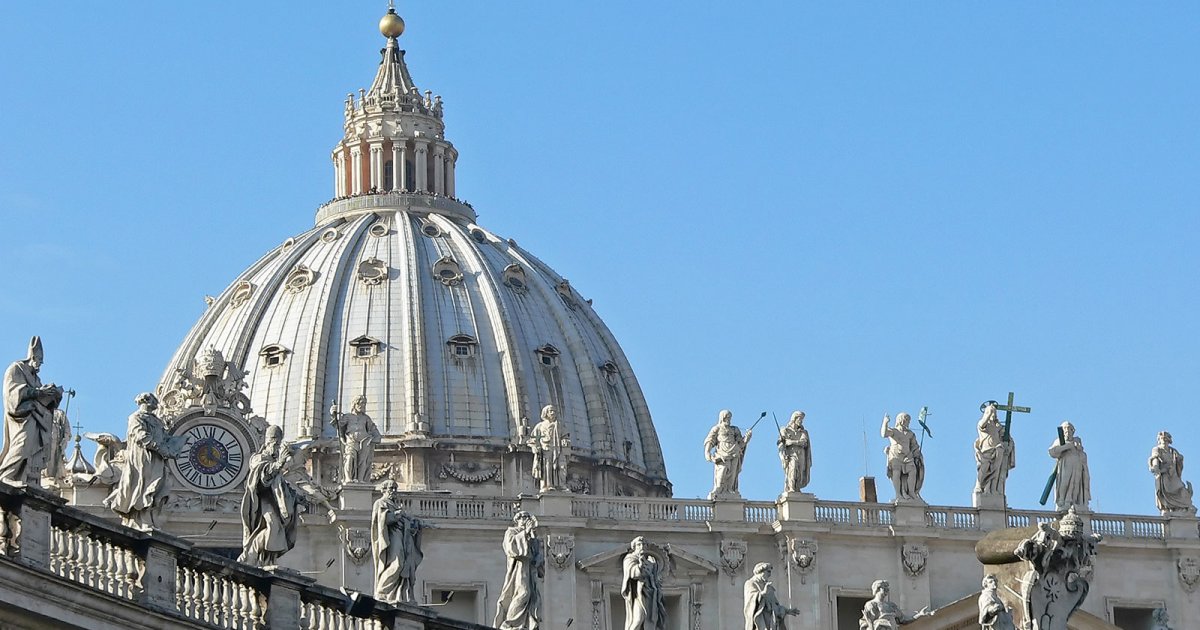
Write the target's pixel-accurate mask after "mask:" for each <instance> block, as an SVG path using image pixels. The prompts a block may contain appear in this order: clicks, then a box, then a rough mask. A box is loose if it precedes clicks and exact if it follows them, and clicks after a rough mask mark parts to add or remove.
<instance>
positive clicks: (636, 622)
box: [621, 536, 667, 630]
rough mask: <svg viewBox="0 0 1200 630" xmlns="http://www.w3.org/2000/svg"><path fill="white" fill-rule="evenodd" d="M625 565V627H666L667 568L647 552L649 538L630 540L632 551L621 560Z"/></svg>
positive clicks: (629, 629) (654, 629)
mask: <svg viewBox="0 0 1200 630" xmlns="http://www.w3.org/2000/svg"><path fill="white" fill-rule="evenodd" d="M621 568H622V571H621V597H622V598H624V599H625V630H666V627H667V609H666V605H665V604H664V602H663V592H662V571H663V567H661V566H659V562H658V560H656V559H655V558H654V556H653V555H651V554H650V553H649V552H648V551H646V539H645V538H643V537H641V536H638V537H637V538H634V539H633V540H632V541H630V542H629V553H627V554H625V558H624V559H622V560H621Z"/></svg>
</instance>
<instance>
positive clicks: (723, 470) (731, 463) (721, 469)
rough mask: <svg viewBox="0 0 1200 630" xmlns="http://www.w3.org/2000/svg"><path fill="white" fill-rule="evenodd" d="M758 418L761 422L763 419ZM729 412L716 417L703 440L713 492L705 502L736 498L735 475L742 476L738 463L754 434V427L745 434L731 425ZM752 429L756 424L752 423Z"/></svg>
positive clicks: (736, 479)
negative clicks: (709, 464) (711, 467)
mask: <svg viewBox="0 0 1200 630" xmlns="http://www.w3.org/2000/svg"><path fill="white" fill-rule="evenodd" d="M766 415H767V414H766V412H765V411H764V412H763V415H761V416H759V418H758V420H759V421H761V420H762V419H763V418H764V417H765V416H766ZM732 421H733V412H731V411H729V410H728V409H724V410H722V411H721V413H720V414H718V416H717V424H716V425H715V426H713V428H712V429H710V430H709V432H708V437H706V438H704V459H705V460H707V461H710V462H712V463H713V489H712V492H709V493H708V498H709V499H710V500H711V499H719V498H723V497H740V496H741V492H739V491H738V475H740V474H741V472H742V462H743V460H744V459H745V457H746V447H747V446H749V444H750V438H751V436H752V435H753V434H754V426H751V427H750V429H749V430H747V431H746V435H745V437H743V436H742V430H741V429H739V428H737V427H736V426H734V425H733V422H732ZM754 424H755V425H757V424H758V422H757V421H756V422H755V423H754Z"/></svg>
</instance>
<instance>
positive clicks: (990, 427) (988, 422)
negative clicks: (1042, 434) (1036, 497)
mask: <svg viewBox="0 0 1200 630" xmlns="http://www.w3.org/2000/svg"><path fill="white" fill-rule="evenodd" d="M976 428H977V429H978V431H979V437H978V438H976V439H975V470H976V477H975V493H976V494H981V495H988V494H991V495H1001V496H1003V495H1004V489H1005V485H1006V484H1007V481H1008V471H1009V470H1012V469H1013V468H1016V466H1017V448H1016V443H1015V442H1013V441H1012V436H1009V439H1008V441H1007V442H1006V441H1005V440H1004V427H1003V426H1002V425H1001V424H1000V420H999V419H998V418H997V417H996V405H995V404H993V403H988V404H987V406H985V407H984V409H983V417H982V418H980V419H979V423H978V424H977V425H976Z"/></svg>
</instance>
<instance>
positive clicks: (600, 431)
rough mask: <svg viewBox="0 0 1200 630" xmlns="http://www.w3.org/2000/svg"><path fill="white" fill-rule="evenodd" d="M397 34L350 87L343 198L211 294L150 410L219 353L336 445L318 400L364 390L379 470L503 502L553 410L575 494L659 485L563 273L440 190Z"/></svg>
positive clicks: (434, 116)
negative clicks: (532, 433)
mask: <svg viewBox="0 0 1200 630" xmlns="http://www.w3.org/2000/svg"><path fill="white" fill-rule="evenodd" d="M394 41H395V40H394V39H393V40H390V41H389V47H388V49H386V50H385V51H384V53H383V55H384V60H383V63H381V66H380V69H379V72H378V75H377V76H376V82H375V84H374V85H373V86H372V88H371V90H370V91H368V92H364V93H361V94H362V96H360V98H359V99H358V100H357V101H356V100H355V99H354V98H353V97H351V98H349V99H347V103H346V137H345V138H344V139H343V140H342V141H341V142H339V143H338V145H337V147H335V149H334V152H333V158H334V168H335V186H334V188H335V194H337V195H338V196H337V197H335V199H334V200H333V201H331V202H329V203H327V204H325V205H323V206H321V208H319V210H318V212H317V222H316V227H314V228H313V229H311V230H308V231H307V232H304V233H303V234H300V235H297V236H294V237H292V238H288V239H286V240H285V241H284V242H283V243H282V244H281V245H279V246H278V247H276V248H275V249H273V250H271V251H270V252H268V253H267V254H266V255H265V256H263V257H262V258H261V259H260V260H258V262H256V263H254V264H253V265H252V266H251V267H250V268H249V269H247V270H246V271H245V272H243V273H242V274H241V275H240V276H238V277H237V279H235V280H234V281H233V283H232V284H230V285H229V287H228V288H227V289H226V290H225V291H224V292H223V293H221V295H220V296H219V297H217V298H216V299H213V300H210V304H209V307H208V310H207V312H206V313H205V314H204V315H203V316H202V317H201V319H200V321H199V322H198V323H197V324H196V325H195V326H194V327H193V328H192V330H191V332H190V333H189V334H188V336H187V338H186V339H185V340H184V342H183V344H182V345H181V346H180V347H179V350H178V351H177V352H176V354H175V356H174V358H173V359H172V361H171V363H170V365H169V366H168V367H167V370H166V371H165V373H164V376H163V379H162V382H161V384H160V386H159V390H158V391H159V392H160V394H161V395H162V397H163V398H164V403H165V404H164V407H167V408H168V410H169V407H170V402H171V401H172V400H173V398H172V396H171V395H170V393H171V390H172V387H174V386H175V384H176V383H177V382H178V379H179V376H180V374H182V373H185V372H187V371H189V370H192V368H193V366H194V365H196V362H197V359H199V358H201V357H202V355H203V354H204V353H205V352H211V350H216V351H217V352H219V353H220V355H221V356H223V357H224V358H225V359H226V360H228V362H229V363H230V364H231V365H233V366H237V368H238V370H239V371H241V372H244V373H245V375H244V379H243V380H244V383H245V386H246V387H245V391H244V393H245V396H246V397H247V398H248V407H249V409H251V410H252V412H253V414H255V415H257V416H260V417H261V418H263V419H265V420H266V422H267V423H268V424H271V425H276V426H280V427H282V428H283V430H284V435H285V437H286V438H287V439H292V440H306V439H312V440H316V441H318V442H319V443H333V444H336V439H335V438H334V430H333V428H332V427H331V425H330V419H331V413H330V409H331V407H332V406H333V405H335V404H337V405H339V406H340V407H341V408H342V409H348V408H349V407H350V405H351V402H352V401H353V400H354V399H356V398H358V397H359V396H365V398H366V414H367V415H368V416H370V417H371V419H372V420H373V421H374V423H375V425H376V426H377V427H378V429H379V431H380V433H381V434H382V435H383V440H382V442H381V443H380V444H379V445H378V446H377V447H376V457H375V461H376V464H375V468H376V472H377V473H378V474H375V473H373V474H372V477H373V479H377V478H379V477H381V476H391V477H393V478H396V479H397V480H398V481H399V482H400V483H401V486H402V487H408V488H410V489H436V488H446V489H450V490H452V491H453V490H458V491H463V492H467V491H469V492H474V493H487V492H488V490H489V488H494V489H495V490H496V491H497V492H499V491H500V490H503V489H504V487H505V486H507V487H508V490H509V494H510V495H511V493H512V490H514V489H516V490H520V488H518V487H516V486H520V485H522V484H523V483H527V481H528V480H526V479H525V477H527V476H528V470H529V468H530V466H531V464H529V463H527V462H526V460H527V458H531V457H532V455H531V454H530V453H528V449H524V448H523V447H524V443H525V439H526V438H525V436H526V435H527V432H528V430H529V428H530V427H531V426H532V425H533V424H536V423H537V421H538V420H539V417H538V416H539V412H540V410H541V408H542V407H543V406H544V405H547V404H553V405H555V406H556V407H557V409H558V415H559V418H560V422H562V423H564V424H565V428H566V430H567V431H569V434H570V439H571V442H572V459H573V463H572V465H571V467H570V468H569V475H568V479H569V481H570V483H569V484H568V485H569V486H571V489H572V490H573V491H576V492H581V491H582V492H594V493H602V492H603V493H607V494H632V495H653V496H661V495H669V494H670V483H669V482H668V481H667V477H666V469H665V466H664V463H663V457H662V451H661V447H660V445H659V441H658V437H657V435H656V433H655V429H654V426H653V423H652V421H651V418H650V412H649V409H648V408H647V405H646V401H645V399H644V397H643V395H642V391H641V388H640V386H639V385H638V381H637V378H636V377H635V375H634V373H633V370H632V368H631V367H630V365H629V362H628V360H627V359H626V357H625V354H624V352H622V350H621V347H620V346H619V345H618V343H617V341H616V339H615V338H614V337H613V335H612V333H611V332H610V331H609V330H608V328H607V327H606V326H605V325H604V323H603V322H602V321H601V320H600V318H599V316H597V314H596V312H595V311H594V310H593V309H592V307H591V305H590V302H589V301H588V300H585V299H584V298H582V297H581V296H580V295H579V293H578V292H577V291H576V290H575V289H574V288H573V287H572V286H571V285H570V283H568V282H567V280H566V279H564V278H563V277H562V276H561V275H559V274H558V273H556V272H555V271H554V270H553V269H551V268H550V267H549V266H547V265H546V264H545V263H543V262H541V261H540V260H538V259H537V258H536V257H534V256H533V255H531V254H530V253H529V252H527V251H525V250H523V249H521V248H520V247H518V246H517V244H516V242H515V241H513V240H509V239H505V238H501V237H499V236H497V235H495V234H493V233H491V232H490V231H488V230H486V229H484V228H483V227H481V226H479V225H477V224H476V223H475V219H476V215H475V212H474V211H473V210H472V209H471V207H470V206H469V205H467V204H465V203H463V202H460V201H458V200H457V199H455V198H454V197H453V182H454V180H453V173H454V171H453V164H454V160H455V159H456V158H457V152H456V151H455V150H454V148H453V147H452V146H451V145H450V144H449V143H448V142H446V141H445V139H444V135H443V127H442V124H441V107H442V103H441V99H440V98H437V99H436V100H434V99H432V98H431V97H430V95H429V93H428V92H426V94H425V96H424V97H423V98H422V97H421V96H420V94H419V92H418V91H417V90H416V88H415V87H413V86H412V85H411V78H410V77H409V74H408V70H407V68H406V67H405V66H404V59H403V53H402V51H398V50H396V49H395V48H394ZM234 380H236V379H234ZM514 446H515V447H516V448H514ZM332 450H334V451H336V449H332ZM389 467H390V468H389ZM331 469H336V466H331ZM331 475H334V476H336V473H331ZM460 486H469V487H460ZM529 489H530V490H531V491H532V489H533V488H532V486H529Z"/></svg>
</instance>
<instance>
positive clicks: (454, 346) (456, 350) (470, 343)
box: [446, 335, 479, 359]
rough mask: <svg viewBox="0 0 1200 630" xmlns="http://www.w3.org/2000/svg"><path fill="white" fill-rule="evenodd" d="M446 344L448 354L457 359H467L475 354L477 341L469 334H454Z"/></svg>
mask: <svg viewBox="0 0 1200 630" xmlns="http://www.w3.org/2000/svg"><path fill="white" fill-rule="evenodd" d="M446 345H447V346H448V347H449V348H450V354H451V355H452V356H454V357H455V358H457V359H467V358H470V357H473V356H475V348H476V347H477V346H478V345H479V342H477V341H475V338H474V337H472V336H470V335H454V336H453V337H451V338H450V339H449V340H448V341H447V342H446Z"/></svg>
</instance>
